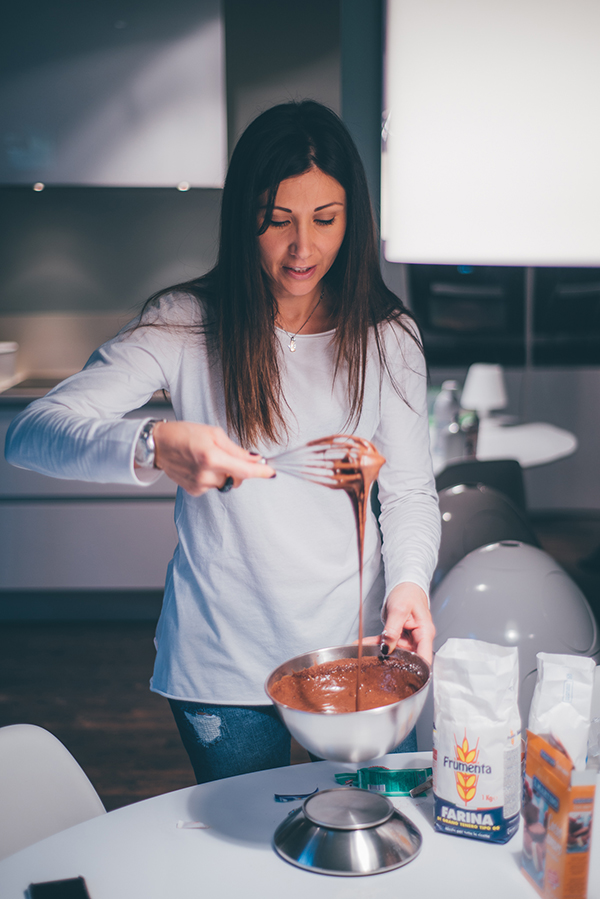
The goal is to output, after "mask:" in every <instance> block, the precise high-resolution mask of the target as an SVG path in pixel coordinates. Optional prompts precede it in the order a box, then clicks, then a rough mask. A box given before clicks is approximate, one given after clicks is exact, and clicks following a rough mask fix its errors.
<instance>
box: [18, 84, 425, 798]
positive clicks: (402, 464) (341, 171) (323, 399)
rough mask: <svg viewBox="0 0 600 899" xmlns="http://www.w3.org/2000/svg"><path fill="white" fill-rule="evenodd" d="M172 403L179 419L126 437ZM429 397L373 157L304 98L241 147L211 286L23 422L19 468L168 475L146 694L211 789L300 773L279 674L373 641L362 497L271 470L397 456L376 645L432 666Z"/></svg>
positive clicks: (372, 543) (148, 313) (119, 477)
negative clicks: (393, 271) (341, 445)
mask: <svg viewBox="0 0 600 899" xmlns="http://www.w3.org/2000/svg"><path fill="white" fill-rule="evenodd" d="M160 389H165V390H168V391H169V393H170V396H171V400H172V403H173V408H174V411H175V414H176V419H177V420H176V421H175V422H158V423H153V422H143V423H140V422H139V421H131V420H127V419H123V418H122V416H123V415H124V414H125V413H126V412H128V411H130V410H132V409H135V408H139V407H140V406H142V405H143V404H144V403H145V402H147V401H148V400H149V399H150V397H151V396H152V394H153V392H154V391H156V390H160ZM425 397H426V383H425V366H424V362H423V357H422V352H421V346H420V343H419V340H418V336H417V334H416V329H415V327H414V325H413V323H412V321H411V319H410V317H409V316H408V314H407V312H406V310H405V308H404V306H403V305H402V303H401V301H400V300H399V299H398V298H397V297H396V296H394V295H393V294H392V293H391V292H390V291H389V290H388V289H387V288H386V286H385V285H384V283H383V281H382V278H381V274H380V271H379V264H378V257H377V248H376V241H375V232H374V226H373V220H372V215H371V210H370V205H369V197H368V191H367V186H366V180H365V176H364V171H363V168H362V165H361V162H360V159H359V156H358V153H357V151H356V148H355V147H354V144H353V143H352V140H351V138H350V136H349V134H348V132H347V130H346V129H345V127H344V125H343V124H342V123H341V121H340V120H339V119H338V117H337V116H336V115H335V114H334V113H332V112H331V111H330V110H328V109H326V108H325V107H323V106H320V105H319V104H317V103H314V102H312V101H305V102H302V103H290V104H284V105H281V106H277V107H274V108H273V109H270V110H268V111H267V112H265V113H264V114H263V115H261V116H259V117H258V119H256V120H255V121H254V122H253V123H252V124H251V125H250V126H249V127H248V129H247V130H246V132H245V133H244V134H243V135H242V137H241V139H240V141H239V143H238V145H237V147H236V149H235V152H234V154H233V157H232V160H231V164H230V167H229V172H228V175H227V180H226V183H225V188H224V191H223V207H222V218H221V235H220V250H219V259H218V262H217V265H216V266H215V268H214V269H213V270H212V271H211V272H209V273H208V274H207V275H205V276H204V277H201V278H199V279H197V280H194V281H191V282H189V283H187V284H184V285H178V286H177V287H175V288H172V289H171V290H170V291H164V292H161V293H159V294H158V295H156V296H155V297H153V298H151V299H150V300H149V301H148V303H147V304H146V306H145V307H144V310H143V312H142V314H141V316H140V317H139V319H138V320H137V321H136V322H135V323H134V324H133V326H131V327H129V328H127V329H125V330H124V331H123V332H122V333H121V334H119V335H118V336H117V337H116V338H115V339H114V340H112V341H110V342H109V343H107V344H105V345H104V346H103V347H101V348H100V349H99V350H98V351H97V352H96V353H94V354H93V356H92V357H91V359H90V360H89V362H88V363H87V365H86V367H85V368H84V370H83V371H82V372H80V373H79V374H77V375H74V376H73V377H71V378H68V379H67V380H66V381H65V382H63V383H62V384H61V385H59V386H58V387H56V388H55V389H54V390H53V391H51V392H50V393H49V394H48V395H47V396H46V397H45V398H44V399H42V400H39V401H37V402H35V403H32V404H31V405H30V406H29V407H28V408H27V409H26V410H25V411H24V412H23V413H22V414H21V415H20V416H19V417H18V418H17V419H16V420H15V422H14V424H13V426H12V428H11V431H10V433H9V435H8V438H7V449H6V454H7V458H8V460H9V461H10V462H13V463H14V464H16V465H20V466H22V467H25V468H33V469H35V470H37V471H40V472H42V473H45V474H50V475H55V476H58V477H66V478H69V477H71V478H79V479H82V480H94V481H104V482H106V481H111V482H119V483H138V484H139V483H147V482H148V481H151V480H154V479H155V478H156V477H158V476H159V475H160V471H161V470H162V471H164V472H165V473H166V474H167V475H168V476H169V477H170V478H172V479H173V480H174V481H175V482H176V483H177V484H178V485H179V488H180V489H179V490H178V492H177V501H176V508H175V520H176V524H177V529H178V534H179V544H178V546H177V549H176V551H175V555H174V557H173V560H172V561H171V563H170V565H169V570H168V573H167V580H166V587H165V598H164V603H163V610H162V613H161V617H160V620H159V623H158V628H157V634H156V648H157V657H156V664H155V669H154V676H153V679H152V682H151V689H152V690H154V691H155V692H157V693H160V694H162V695H163V696H166V697H167V698H168V699H169V700H170V702H171V706H172V708H173V712H174V715H175V719H176V721H177V724H178V727H179V729H180V732H181V735H182V738H183V740H184V744H185V745H186V748H187V750H188V752H189V754H190V758H191V760H192V764H193V766H194V770H195V773H196V776H197V779H198V781H199V782H203V781H206V780H211V779H213V778H216V777H223V776H227V775H232V774H237V773H242V772H244V771H251V770H258V769H260V768H266V767H271V766H277V765H284V764H287V763H288V761H289V735H288V734H287V731H286V730H285V728H284V727H283V725H282V724H281V723H280V721H279V719H278V718H277V716H276V714H275V713H274V711H273V709H272V708H271V707H270V706H269V705H265V694H264V690H263V683H264V680H265V677H266V675H267V674H268V673H269V671H270V670H272V669H273V668H274V667H276V666H277V665H278V664H280V663H281V662H283V661H285V660H286V659H288V658H290V657H292V656H295V655H297V654H299V653H302V652H305V651H309V650H312V649H315V648H318V647H322V646H329V645H333V644H345V643H349V642H352V641H353V640H355V639H356V637H357V618H358V564H357V552H356V535H355V530H354V520H353V515H352V513H351V509H350V505H349V503H348V500H347V498H346V497H345V496H344V495H343V493H341V492H337V491H331V490H326V489H324V488H323V487H319V486H317V485H313V484H309V483H304V482H302V481H298V480H295V479H293V478H290V477H289V476H286V475H284V474H280V475H279V476H278V477H276V478H275V479H274V480H270V481H269V482H268V483H267V482H265V480H264V479H266V478H274V477H275V473H274V471H273V470H272V469H271V468H270V467H269V466H268V465H264V464H261V462H262V458H263V457H269V456H272V455H275V454H276V453H277V452H279V451H281V450H282V449H285V448H288V447H295V446H301V445H303V444H305V443H306V442H307V441H309V440H312V439H317V438H319V437H325V436H328V435H330V434H333V433H340V432H344V431H346V432H348V431H351V432H353V433H356V434H357V435H358V436H360V437H365V438H367V439H369V440H372V441H373V442H374V443H375V445H376V446H377V448H378V449H379V450H380V452H381V453H382V454H383V455H384V456H385V457H386V459H387V464H386V465H385V466H384V468H383V469H382V471H381V474H380V477H379V496H380V500H381V516H380V525H381V532H382V534H383V554H382V548H381V539H380V534H379V530H378V527H377V523H376V521H375V519H374V517H373V516H371V517H370V519H369V522H368V526H367V531H366V537H365V553H364V556H365V563H364V583H365V590H364V593H365V633H367V634H370V635H371V642H381V643H382V648H383V650H384V651H391V650H392V649H393V648H394V647H395V646H396V645H397V644H400V645H404V646H408V647H410V648H413V649H416V650H417V651H419V652H420V653H421V655H423V656H424V657H426V658H429V659H430V658H431V644H432V638H433V625H432V623H431V617H430V614H429V611H428V600H427V590H428V585H429V580H430V577H431V574H432V572H433V569H434V566H435V561H436V555H437V545H438V540H439V513H438V509H437V494H436V492H435V487H434V482H433V477H432V473H431V463H430V458H429V442H428V427H427V414H426V403H425ZM242 482H243V488H242V489H240V490H237V489H236V490H234V491H232V492H228V491H229V490H230V488H231V487H234V488H238V487H240V485H242ZM382 555H383V561H382ZM384 566H385V575H384ZM384 601H385V602H384ZM380 616H383V620H384V621H385V630H384V633H383V635H380V631H381V620H382V619H381V617H380Z"/></svg>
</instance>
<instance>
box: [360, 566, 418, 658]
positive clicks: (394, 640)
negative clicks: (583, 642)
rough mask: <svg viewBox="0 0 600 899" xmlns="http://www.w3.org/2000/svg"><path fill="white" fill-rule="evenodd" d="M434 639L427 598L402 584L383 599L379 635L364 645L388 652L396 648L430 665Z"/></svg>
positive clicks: (407, 585)
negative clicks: (383, 609)
mask: <svg viewBox="0 0 600 899" xmlns="http://www.w3.org/2000/svg"><path fill="white" fill-rule="evenodd" d="M434 637H435V626H434V624H433V620H432V618H431V612H430V611H429V604H428V602H427V595H426V594H425V592H424V591H423V590H422V589H421V587H419V586H417V584H412V583H410V582H406V583H403V584H398V585H397V586H396V587H394V589H393V590H392V591H391V592H390V594H389V596H388V598H387V601H386V604H385V628H384V631H383V634H381V636H379V637H366V638H365V643H370V644H381V646H382V647H383V646H384V645H385V646H387V647H388V652H392V651H393V650H394V649H395V648H396V647H397V646H398V647H400V648H401V649H410V650H411V651H412V652H416V653H418V655H420V656H421V658H423V659H425V661H426V662H428V663H429V664H431V660H432V659H433V638H434Z"/></svg>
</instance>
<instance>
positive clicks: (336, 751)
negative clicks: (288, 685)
mask: <svg viewBox="0 0 600 899" xmlns="http://www.w3.org/2000/svg"><path fill="white" fill-rule="evenodd" d="M363 653H364V655H365V656H376V655H379V654H380V652H379V647H378V646H364V647H363ZM357 656H358V646H356V645H354V644H353V645H352V646H331V647H329V648H327V649H318V650H316V651H314V652H307V653H304V655H301V656H296V657H295V658H293V659H290V660H289V661H287V662H284V663H283V665H280V666H279V667H278V668H276V669H275V671H273V672H272V673H271V674H270V675H269V677H268V678H267V681H266V684H265V690H266V691H267V695H268V697H269V699H270V700H271V702H272V703H273V704H274V706H275V707H276V709H277V711H278V712H279V714H280V715H281V718H282V720H283V722H284V724H285V725H286V727H287V729H288V730H289V732H290V733H291V734H292V736H293V737H295V738H296V740H297V741H298V742H299V743H300V745H301V746H304V748H305V749H308V751H309V752H312V753H313V755H316V756H319V758H322V759H331V760H332V761H335V762H364V761H366V760H367V759H374V758H378V757H379V756H381V755H385V754H386V752H389V751H390V750H391V749H394V747H395V746H397V745H398V743H401V742H402V740H403V739H404V738H405V737H406V736H407V735H408V734H409V733H410V731H411V730H412V729H413V727H414V726H415V724H416V722H417V718H418V717H419V715H420V714H421V710H422V708H423V705H424V704H425V699H426V697H427V692H428V690H429V682H430V680H431V669H430V667H429V665H428V664H427V662H425V661H424V660H423V659H422V658H421V657H420V656H418V655H416V653H414V652H408V651H407V650H404V649H395V650H394V652H393V653H391V654H390V658H395V659H400V661H404V662H405V663H406V665H407V666H410V667H411V669H412V670H413V671H414V670H416V671H417V672H418V673H419V674H420V676H421V677H422V679H423V686H422V687H421V689H420V690H417V692H416V693H413V694H412V696H408V697H407V698H406V699H400V700H399V701H398V702H394V703H392V704H391V705H384V706H380V707H379V708H376V709H365V710H363V711H360V712H343V713H337V712H303V711H300V710H299V709H293V708H291V707H290V706H287V705H283V703H281V702H278V700H277V699H275V698H274V697H273V696H272V694H271V687H272V686H273V684H275V683H276V682H277V681H278V680H280V679H281V678H282V677H284V675H286V674H293V673H294V672H295V671H301V670H302V669H303V668H310V666H311V665H319V664H321V663H322V662H330V661H333V660H335V659H348V658H357Z"/></svg>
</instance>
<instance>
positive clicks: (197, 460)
mask: <svg viewBox="0 0 600 899" xmlns="http://www.w3.org/2000/svg"><path fill="white" fill-rule="evenodd" d="M152 436H153V437H154V444H155V446H156V455H155V460H154V464H155V466H156V468H160V469H161V470H162V471H164V473H165V474H166V475H167V476H168V477H169V478H171V480H172V481H175V483H176V484H178V485H179V486H180V487H183V489H184V490H186V491H187V492H188V493H189V494H190V495H191V496H201V495H202V494H203V493H206V491H207V490H210V488H211V487H223V485H224V484H225V482H226V481H227V478H230V477H231V478H233V487H239V486H240V484H241V483H242V481H243V480H245V478H272V477H274V476H275V472H274V471H273V469H272V468H270V467H269V466H268V465H265V464H263V463H262V461H261V458H260V456H254V455H252V454H251V453H249V452H247V450H244V449H242V448H241V446H238V445H237V443H234V442H233V441H232V440H230V439H229V437H228V436H227V434H226V433H225V431H223V430H222V428H215V427H212V426H211V425H202V424H196V423H194V422H189V421H159V422H157V423H156V424H155V425H154V429H153V431H152Z"/></svg>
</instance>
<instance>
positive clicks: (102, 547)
mask: <svg viewBox="0 0 600 899" xmlns="http://www.w3.org/2000/svg"><path fill="white" fill-rule="evenodd" d="M22 408H23V404H18V403H16V404H15V403H14V402H13V403H11V404H6V405H0V439H1V441H2V446H4V438H5V436H6V432H7V430H8V427H9V425H10V422H11V421H12V418H13V417H14V416H15V415H16V414H17V412H19V411H20V409H22ZM131 417H135V418H147V417H150V418H172V417H173V413H172V410H171V407H170V406H169V405H167V404H164V403H163V404H161V405H158V404H148V405H147V406H145V407H144V408H143V409H139V410H137V411H136V412H134V413H131ZM175 490H176V487H175V484H174V483H173V482H172V481H170V480H169V479H168V478H167V477H166V476H164V475H163V476H162V477H161V478H159V480H158V481H156V482H155V483H154V484H152V485H151V486H149V487H136V486H134V485H132V486H129V485H121V484H119V485H117V484H90V483H84V482H80V481H66V480H59V479H55V478H48V477H46V476H44V475H40V474H37V473H36V472H30V471H25V470H23V469H19V468H15V467H14V466H11V465H9V464H8V463H7V462H6V460H5V459H4V458H3V457H2V459H1V460H0V616H1V614H2V611H1V607H2V600H3V595H4V597H7V595H8V593H13V592H14V591H57V590H58V591H60V590H65V591H85V590H90V591H140V590H149V591H157V590H162V588H163V586H164V579H165V573H166V569H167V565H168V563H169V560H170V558H171V556H172V555H173V551H174V549H175V546H176V543H177V536H176V531H175V525H174V522H173V511H174V503H175ZM11 617H12V616H11Z"/></svg>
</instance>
